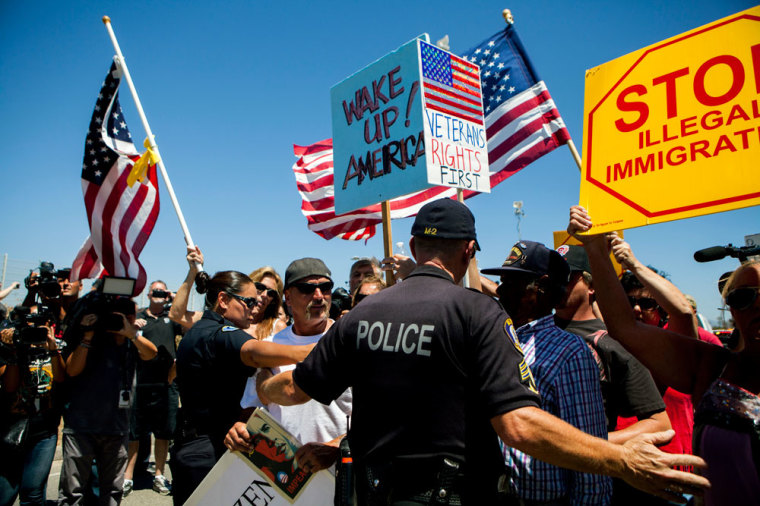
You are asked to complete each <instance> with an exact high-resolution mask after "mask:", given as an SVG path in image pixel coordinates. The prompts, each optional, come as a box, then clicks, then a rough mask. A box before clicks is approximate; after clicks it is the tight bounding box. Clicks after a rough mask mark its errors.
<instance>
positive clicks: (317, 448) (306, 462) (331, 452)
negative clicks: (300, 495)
mask: <svg viewBox="0 0 760 506" xmlns="http://www.w3.org/2000/svg"><path fill="white" fill-rule="evenodd" d="M334 441H335V440H333V441H329V442H327V443H306V444H305V445H303V446H302V447H300V448H299V449H298V451H297V452H296V462H298V467H300V468H301V469H303V470H304V471H307V472H309V473H316V472H317V471H321V470H322V469H327V468H328V467H330V466H331V465H333V464H334V463H335V462H336V461H337V460H338V457H340V449H339V447H338V446H337V445H334ZM338 444H340V442H338Z"/></svg>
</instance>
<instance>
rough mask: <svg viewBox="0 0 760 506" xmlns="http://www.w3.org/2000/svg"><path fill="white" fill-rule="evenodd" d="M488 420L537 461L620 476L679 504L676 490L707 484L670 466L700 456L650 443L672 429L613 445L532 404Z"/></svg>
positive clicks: (695, 490)
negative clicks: (678, 452)
mask: <svg viewBox="0 0 760 506" xmlns="http://www.w3.org/2000/svg"><path fill="white" fill-rule="evenodd" d="M491 424H492V425H493V427H494V429H495V430H496V432H497V434H499V437H500V438H501V439H502V440H503V441H504V443H506V444H507V445H509V446H511V447H513V448H516V449H518V450H520V451H522V452H524V453H527V454H528V455H531V456H533V457H535V458H537V459H540V460H543V461H544V462H547V463H549V464H552V465H555V466H559V467H565V468H567V469H572V470H574V471H580V472H583V473H597V474H606V475H609V476H614V477H617V478H622V479H623V480H625V481H627V482H628V483H629V484H631V485H632V486H634V487H636V488H639V489H641V490H643V491H645V492H647V493H649V494H653V495H656V496H658V497H662V498H664V499H668V500H670V501H674V502H679V503H682V502H685V501H684V499H683V497H681V494H684V493H685V494H700V493H701V490H702V489H703V488H706V487H709V486H710V483H709V482H708V481H707V479H706V478H704V477H702V476H699V475H696V474H691V473H684V472H681V471H676V470H674V469H672V467H673V466H676V465H684V466H695V467H698V468H703V467H705V462H704V461H703V460H702V459H701V458H699V457H696V456H694V455H674V454H669V453H664V452H661V451H660V450H658V449H657V447H656V446H655V444H663V443H666V442H668V441H670V439H672V438H673V435H674V432H673V431H665V432H657V433H653V434H642V435H640V436H637V437H635V438H633V439H630V440H629V441H627V442H626V443H625V444H624V445H616V444H613V443H610V442H609V441H606V440H604V439H601V438H598V437H594V436H591V435H589V434H586V433H585V432H581V431H580V430H578V429H576V428H575V427H573V426H572V425H570V424H568V423H566V422H564V421H562V420H560V419H559V418H557V417H555V416H553V415H550V414H549V413H547V412H546V411H542V410H541V409H539V408H536V407H532V406H527V407H523V408H517V409H515V410H513V411H509V412H507V413H504V414H501V415H498V416H495V417H493V418H492V419H491Z"/></svg>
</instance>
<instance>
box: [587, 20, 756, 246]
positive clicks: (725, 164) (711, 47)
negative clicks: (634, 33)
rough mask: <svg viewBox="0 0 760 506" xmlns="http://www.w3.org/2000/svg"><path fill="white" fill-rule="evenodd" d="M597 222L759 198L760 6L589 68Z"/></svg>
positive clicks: (675, 214) (632, 223)
mask: <svg viewBox="0 0 760 506" xmlns="http://www.w3.org/2000/svg"><path fill="white" fill-rule="evenodd" d="M584 114H585V119H586V122H585V129H584V139H583V144H584V169H583V175H582V181H581V191H580V199H579V201H580V204H581V205H583V206H584V207H586V208H587V209H588V210H589V211H590V213H591V215H592V216H593V217H594V220H595V222H594V232H595V233H601V232H607V231H611V230H618V229H626V228H632V227H638V226H642V225H647V224H650V223H659V222H663V221H671V220H677V219H681V218H688V217H692V216H700V215H703V214H710V213H715V212H720V211H727V210H731V209H738V208H742V207H749V206H753V205H757V204H758V203H760V7H754V8H752V9H748V10H746V11H743V12H740V13H738V14H735V15H733V16H729V17H727V18H724V19H720V20H718V21H715V22H714V23H710V24H708V25H705V26H702V27H700V28H696V29H694V30H691V31H689V32H686V33H683V34H681V35H678V36H676V37H673V38H671V39H668V40H665V41H663V42H660V43H658V44H654V45H652V46H649V47H646V48H643V49H640V50H638V51H635V52H633V53H631V54H628V55H626V56H622V57H620V58H618V59H616V60H613V61H611V62H608V63H605V64H604V65H601V66H599V67H596V68H593V69H590V70H588V71H587V72H586V94H585V108H584Z"/></svg>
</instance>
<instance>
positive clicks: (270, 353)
mask: <svg viewBox="0 0 760 506" xmlns="http://www.w3.org/2000/svg"><path fill="white" fill-rule="evenodd" d="M314 346H315V345H314V344H305V345H299V346H291V345H287V344H277V343H272V342H270V341H257V340H255V339H249V340H248V341H246V342H245V344H244V345H243V347H242V348H240V360H242V361H243V363H244V364H245V365H247V366H250V367H257V368H259V367H277V366H281V365H290V364H297V363H298V362H301V361H302V360H303V359H305V358H306V355H308V354H309V353H310V352H311V350H312V348H314Z"/></svg>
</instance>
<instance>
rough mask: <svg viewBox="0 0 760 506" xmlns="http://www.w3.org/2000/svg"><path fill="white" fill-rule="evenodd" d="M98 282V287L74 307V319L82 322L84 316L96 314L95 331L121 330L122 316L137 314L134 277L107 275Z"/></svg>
mask: <svg viewBox="0 0 760 506" xmlns="http://www.w3.org/2000/svg"><path fill="white" fill-rule="evenodd" d="M99 281H101V282H100V283H98V288H97V290H95V291H92V292H90V293H88V294H87V295H85V296H84V297H82V298H81V299H80V300H79V301H78V302H77V305H76V307H75V308H74V309H73V311H72V312H73V313H74V315H73V320H72V321H77V322H81V321H82V317H83V316H85V315H88V314H94V315H95V316H97V317H98V319H97V321H96V322H95V325H94V330H95V331H106V332H109V331H110V332H115V331H118V330H121V328H122V327H123V326H124V322H123V321H122V319H121V316H119V315H118V314H114V313H122V314H124V315H133V314H135V303H134V302H133V301H132V294H133V292H134V288H135V283H136V282H137V280H135V279H132V278H119V277H112V276H105V277H103V278H101V279H100V280H99Z"/></svg>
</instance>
